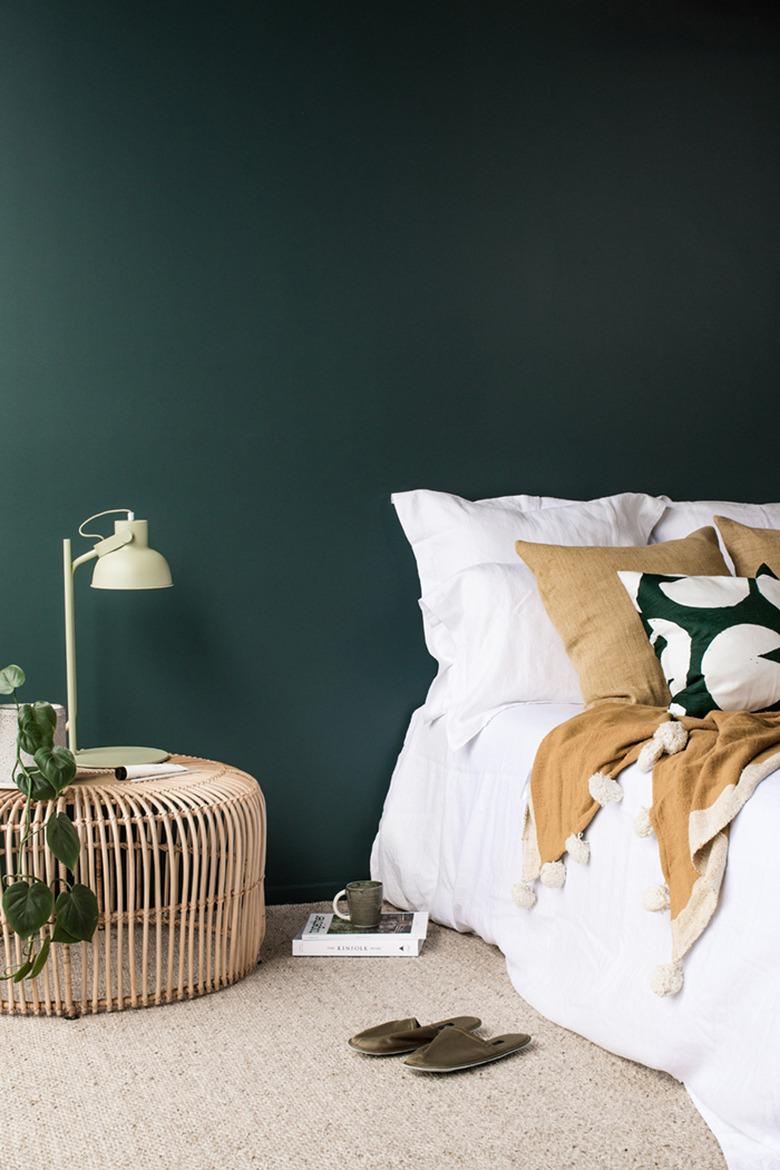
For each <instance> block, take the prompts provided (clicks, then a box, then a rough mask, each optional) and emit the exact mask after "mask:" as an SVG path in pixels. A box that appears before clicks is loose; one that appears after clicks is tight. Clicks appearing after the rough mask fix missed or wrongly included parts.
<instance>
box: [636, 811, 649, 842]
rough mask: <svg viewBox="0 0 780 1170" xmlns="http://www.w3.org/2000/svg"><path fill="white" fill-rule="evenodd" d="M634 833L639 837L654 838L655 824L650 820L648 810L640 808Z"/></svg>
mask: <svg viewBox="0 0 780 1170" xmlns="http://www.w3.org/2000/svg"><path fill="white" fill-rule="evenodd" d="M634 832H635V833H636V835H637V837H652V835H653V824H652V821H651V820H650V812H649V810H648V809H646V808H640V810H639V812H638V813H637V814H636V816H635V817H634Z"/></svg>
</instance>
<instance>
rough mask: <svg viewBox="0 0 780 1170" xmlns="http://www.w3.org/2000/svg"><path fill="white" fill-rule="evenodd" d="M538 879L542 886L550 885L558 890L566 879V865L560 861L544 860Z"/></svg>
mask: <svg viewBox="0 0 780 1170" xmlns="http://www.w3.org/2000/svg"><path fill="white" fill-rule="evenodd" d="M539 881H540V882H541V883H542V885H543V886H551V887H552V888H553V889H555V890H559V889H560V888H561V886H562V885H564V883H565V881H566V866H565V865H564V864H563V862H562V861H545V863H544V865H543V866H542V872H541V873H540V874H539Z"/></svg>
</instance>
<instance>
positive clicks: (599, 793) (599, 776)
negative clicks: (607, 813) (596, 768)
mask: <svg viewBox="0 0 780 1170" xmlns="http://www.w3.org/2000/svg"><path fill="white" fill-rule="evenodd" d="M588 792H589V793H590V794H591V796H592V797H593V799H594V800H595V801H596V804H600V805H605V804H617V802H618V801H620V800H622V799H623V789H622V788H621V787H620V785H619V784H618V782H617V780H613V779H612V778H611V776H606V775H605V774H604V772H594V774H593V775H592V776H591V778H590V780H589V781H588Z"/></svg>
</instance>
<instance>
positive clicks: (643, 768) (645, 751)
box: [636, 739, 664, 772]
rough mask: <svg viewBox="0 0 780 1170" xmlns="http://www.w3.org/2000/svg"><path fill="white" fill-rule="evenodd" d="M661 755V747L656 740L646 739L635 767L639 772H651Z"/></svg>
mask: <svg viewBox="0 0 780 1170" xmlns="http://www.w3.org/2000/svg"><path fill="white" fill-rule="evenodd" d="M663 754H664V749H663V745H662V744H661V743H659V742H658V740H657V739H648V741H647V743H646V744H644V745H643V747H642V750H641V751H640V753H639V756H638V758H637V761H636V766H637V768H639V771H640V772H652V770H653V768H654V767H655V766H656V764H657V763H658V761H659V760H660V758H661V756H662V755H663Z"/></svg>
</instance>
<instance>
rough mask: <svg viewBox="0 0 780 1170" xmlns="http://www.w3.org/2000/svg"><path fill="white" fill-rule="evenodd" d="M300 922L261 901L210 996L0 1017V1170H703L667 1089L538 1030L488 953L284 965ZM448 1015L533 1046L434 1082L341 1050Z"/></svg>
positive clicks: (447, 944)
mask: <svg viewBox="0 0 780 1170" xmlns="http://www.w3.org/2000/svg"><path fill="white" fill-rule="evenodd" d="M308 909H309V908H308V907H302V906H293V907H283V906H278V907H273V908H272V909H271V910H270V912H269V932H268V938H267V941H266V944H265V947H264V949H263V962H262V964H261V965H260V966H259V967H258V969H257V972H256V973H255V974H253V975H251V976H250V977H249V978H248V979H245V980H244V981H243V982H242V983H239V984H237V985H236V986H235V987H232V988H228V989H227V990H225V991H221V992H219V993H217V994H216V995H211V996H208V997H206V998H205V999H199V1000H195V1001H193V1002H191V1003H183V1004H177V1005H174V1006H172V1007H162V1008H148V1009H146V1010H143V1011H127V1012H123V1013H121V1014H118V1015H113V1016H101V1017H97V1018H95V1017H93V1018H88V1019H83V1020H77V1021H72V1022H69V1021H66V1020H56V1019H22V1018H14V1017H11V1018H5V1019H3V1020H2V1021H0V1035H2V1053H3V1078H2V1080H3V1084H2V1090H1V1091H2V1102H3V1110H2V1112H3V1154H2V1166H3V1170H31V1168H33V1167H34V1168H35V1170H66V1168H67V1170H74V1168H76V1170H114V1168H116V1170H125V1168H127V1170H130V1168H132V1170H148V1168H152V1167H154V1170H243V1168H244V1167H262V1168H264V1170H265V1168H267V1170H277V1168H278V1170H285V1168H288V1167H289V1168H290V1170H301V1168H307V1167H312V1168H313V1170H363V1168H365V1170H406V1168H407V1167H408V1168H409V1170H420V1168H421V1167H424V1168H425V1170H431V1168H434V1170H450V1168H456V1167H463V1168H464V1170H510V1168H511V1170H568V1168H572V1170H631V1168H634V1167H635V1168H637V1170H656V1168H657V1170H676V1168H679V1170H690V1168H691V1167H692V1166H695V1167H696V1170H723V1168H724V1166H725V1163H724V1161H723V1158H722V1156H721V1154H720V1152H719V1150H718V1147H717V1144H716V1142H715V1140H714V1138H713V1137H712V1136H711V1134H710V1133H709V1130H708V1129H707V1128H706V1126H705V1125H704V1122H703V1121H702V1120H701V1119H700V1117H699V1116H698V1114H697V1113H696V1111H695V1110H694V1108H693V1106H692V1104H691V1103H690V1101H689V1099H688V1097H687V1094H686V1093H685V1090H684V1089H683V1088H682V1086H681V1085H679V1084H678V1083H677V1082H676V1081H674V1080H672V1078H671V1077H668V1076H665V1075H663V1074H661V1073H655V1072H651V1071H649V1070H648V1069H645V1068H642V1067H640V1066H638V1065H635V1064H631V1063H630V1062H628V1061H625V1060H621V1059H619V1058H618V1057H615V1056H610V1055H609V1054H608V1053H606V1052H603V1051H602V1050H601V1049H599V1048H596V1047H594V1046H593V1045H592V1044H589V1043H588V1042H587V1041H586V1040H583V1039H581V1038H579V1037H578V1036H574V1035H572V1034H571V1033H568V1032H565V1031H564V1030H563V1029H561V1028H558V1027H556V1026H555V1025H553V1024H550V1023H547V1022H546V1021H545V1020H543V1019H541V1018H540V1017H539V1016H538V1015H537V1014H536V1013H535V1012H534V1011H533V1010H532V1009H531V1008H530V1007H528V1006H527V1004H525V1003H524V1002H523V1001H522V1000H521V999H519V997H518V996H517V995H516V993H515V992H514V991H513V989H512V986H511V984H510V983H509V980H508V978H507V975H506V972H505V968H504V961H503V958H502V956H501V954H500V953H499V952H498V951H497V950H495V949H494V948H493V947H489V946H487V945H486V944H485V943H483V942H482V941H480V940H479V939H476V938H471V937H467V936H463V935H458V934H455V933H454V932H452V931H448V930H443V929H441V928H438V927H433V928H432V935H431V937H430V939H429V941H428V943H427V945H426V949H425V951H424V952H423V955H422V956H421V957H420V958H419V959H293V958H292V957H291V956H290V954H289V950H290V945H289V939H290V937H291V935H292V934H293V933H294V932H295V930H297V929H298V927H299V925H300V923H301V922H302V920H303V919H304V916H305V914H306V913H307V911H308ZM453 1013H474V1014H475V1015H480V1016H481V1017H482V1019H483V1021H484V1024H485V1026H486V1030H487V1031H488V1032H489V1033H490V1034H496V1033H498V1032H500V1031H526V1032H530V1033H532V1035H533V1036H534V1039H535V1044H534V1046H533V1047H532V1048H530V1049H529V1050H528V1051H526V1052H525V1053H522V1054H520V1055H518V1056H515V1057H512V1058H509V1059H507V1060H505V1061H502V1062H498V1063H496V1064H494V1065H492V1066H490V1067H486V1068H484V1069H481V1070H475V1071H473V1072H469V1073H460V1074H456V1075H451V1076H448V1077H438V1078H437V1077H434V1076H431V1075H430V1074H429V1075H427V1076H420V1075H419V1074H415V1073H413V1072H411V1071H409V1070H407V1069H405V1068H404V1067H403V1066H402V1065H401V1064H400V1063H399V1062H398V1060H396V1059H389V1058H388V1059H383V1060H377V1059H375V1060H371V1059H370V1058H367V1057H361V1056H359V1055H358V1054H356V1053H354V1052H352V1051H351V1049H349V1048H348V1047H347V1045H346V1043H345V1041H346V1039H347V1037H348V1036H349V1035H351V1033H352V1032H355V1031H358V1030H359V1029H360V1028H364V1027H367V1026H369V1025H370V1024H373V1023H378V1022H380V1021H382V1020H385V1019H391V1018H394V1017H397V1016H403V1015H406V1014H409V1015H417V1016H418V1017H419V1018H420V1019H421V1020H433V1019H438V1018H442V1017H445V1016H447V1015H451V1014H453Z"/></svg>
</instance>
